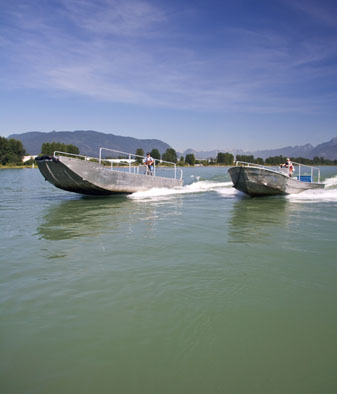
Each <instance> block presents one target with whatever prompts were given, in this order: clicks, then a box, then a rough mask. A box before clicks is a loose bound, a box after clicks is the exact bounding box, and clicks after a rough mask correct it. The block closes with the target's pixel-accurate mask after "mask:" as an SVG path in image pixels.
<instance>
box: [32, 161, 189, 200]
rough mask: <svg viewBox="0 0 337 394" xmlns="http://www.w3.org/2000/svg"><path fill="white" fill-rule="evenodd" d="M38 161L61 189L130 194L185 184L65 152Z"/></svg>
mask: <svg viewBox="0 0 337 394" xmlns="http://www.w3.org/2000/svg"><path fill="white" fill-rule="evenodd" d="M37 165H38V168H39V170H40V172H41V173H42V175H43V176H44V178H45V180H46V181H48V182H50V183H51V184H53V185H54V186H56V187H58V188H60V189H63V190H66V191H69V192H74V193H80V194H89V195H110V194H129V193H135V192H138V191H144V190H148V189H152V188H172V187H177V186H181V185H182V180H180V179H172V178H163V177H157V176H149V175H143V174H133V173H129V172H123V171H116V170H112V169H110V168H107V167H104V166H102V165H101V164H99V163H95V162H90V161H85V160H79V159H74V158H70V157H64V156H60V157H57V158H56V157H49V158H44V159H42V160H41V159H40V160H37Z"/></svg>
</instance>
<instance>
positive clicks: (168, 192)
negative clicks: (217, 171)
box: [128, 181, 237, 200]
mask: <svg viewBox="0 0 337 394" xmlns="http://www.w3.org/2000/svg"><path fill="white" fill-rule="evenodd" d="M232 186H233V184H232V182H212V181H198V182H193V183H191V184H189V185H185V186H182V187H176V188H173V189H166V188H154V189H150V190H146V191H143V192H137V193H133V194H130V195H129V196H128V197H129V198H131V199H133V200H164V199H168V198H171V197H175V196H177V195H181V194H194V193H206V192H210V191H215V192H218V193H220V194H221V195H223V196H228V197H232V196H235V195H236V194H237V191H236V190H235V189H234V188H233V187H232Z"/></svg>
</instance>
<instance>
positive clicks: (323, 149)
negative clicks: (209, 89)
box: [178, 137, 337, 160]
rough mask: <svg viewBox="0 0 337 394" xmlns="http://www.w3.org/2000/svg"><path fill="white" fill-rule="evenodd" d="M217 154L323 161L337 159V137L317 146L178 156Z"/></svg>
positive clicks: (194, 152)
mask: <svg viewBox="0 0 337 394" xmlns="http://www.w3.org/2000/svg"><path fill="white" fill-rule="evenodd" d="M219 152H229V153H232V154H233V155H234V156H236V155H253V156H254V157H255V158H257V157H261V158H262V159H266V158H267V157H271V156H284V157H287V156H290V157H305V158H307V159H313V158H314V157H315V156H318V157H324V158H325V159H330V160H335V159H337V137H335V138H332V139H331V140H330V141H328V142H323V143H321V144H319V145H317V146H313V145H311V144H305V145H296V146H286V147H284V148H277V149H265V150H258V151H247V152H245V151H243V150H241V149H217V150H212V151H196V150H194V149H186V150H185V151H184V152H183V153H178V156H179V157H180V156H186V154H188V153H193V154H194V156H195V157H196V158H198V159H207V158H211V157H216V156H217V154H218V153H219Z"/></svg>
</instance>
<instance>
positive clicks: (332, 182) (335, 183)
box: [323, 176, 337, 188]
mask: <svg viewBox="0 0 337 394" xmlns="http://www.w3.org/2000/svg"><path fill="white" fill-rule="evenodd" d="M323 183H324V184H325V187H326V188H332V187H337V176H334V177H332V178H327V179H325V181H324V182H323Z"/></svg>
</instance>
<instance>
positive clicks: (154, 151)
mask: <svg viewBox="0 0 337 394" xmlns="http://www.w3.org/2000/svg"><path fill="white" fill-rule="evenodd" d="M150 156H151V157H152V158H153V159H156V160H160V152H159V150H158V149H156V148H154V149H152V151H151V152H150Z"/></svg>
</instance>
